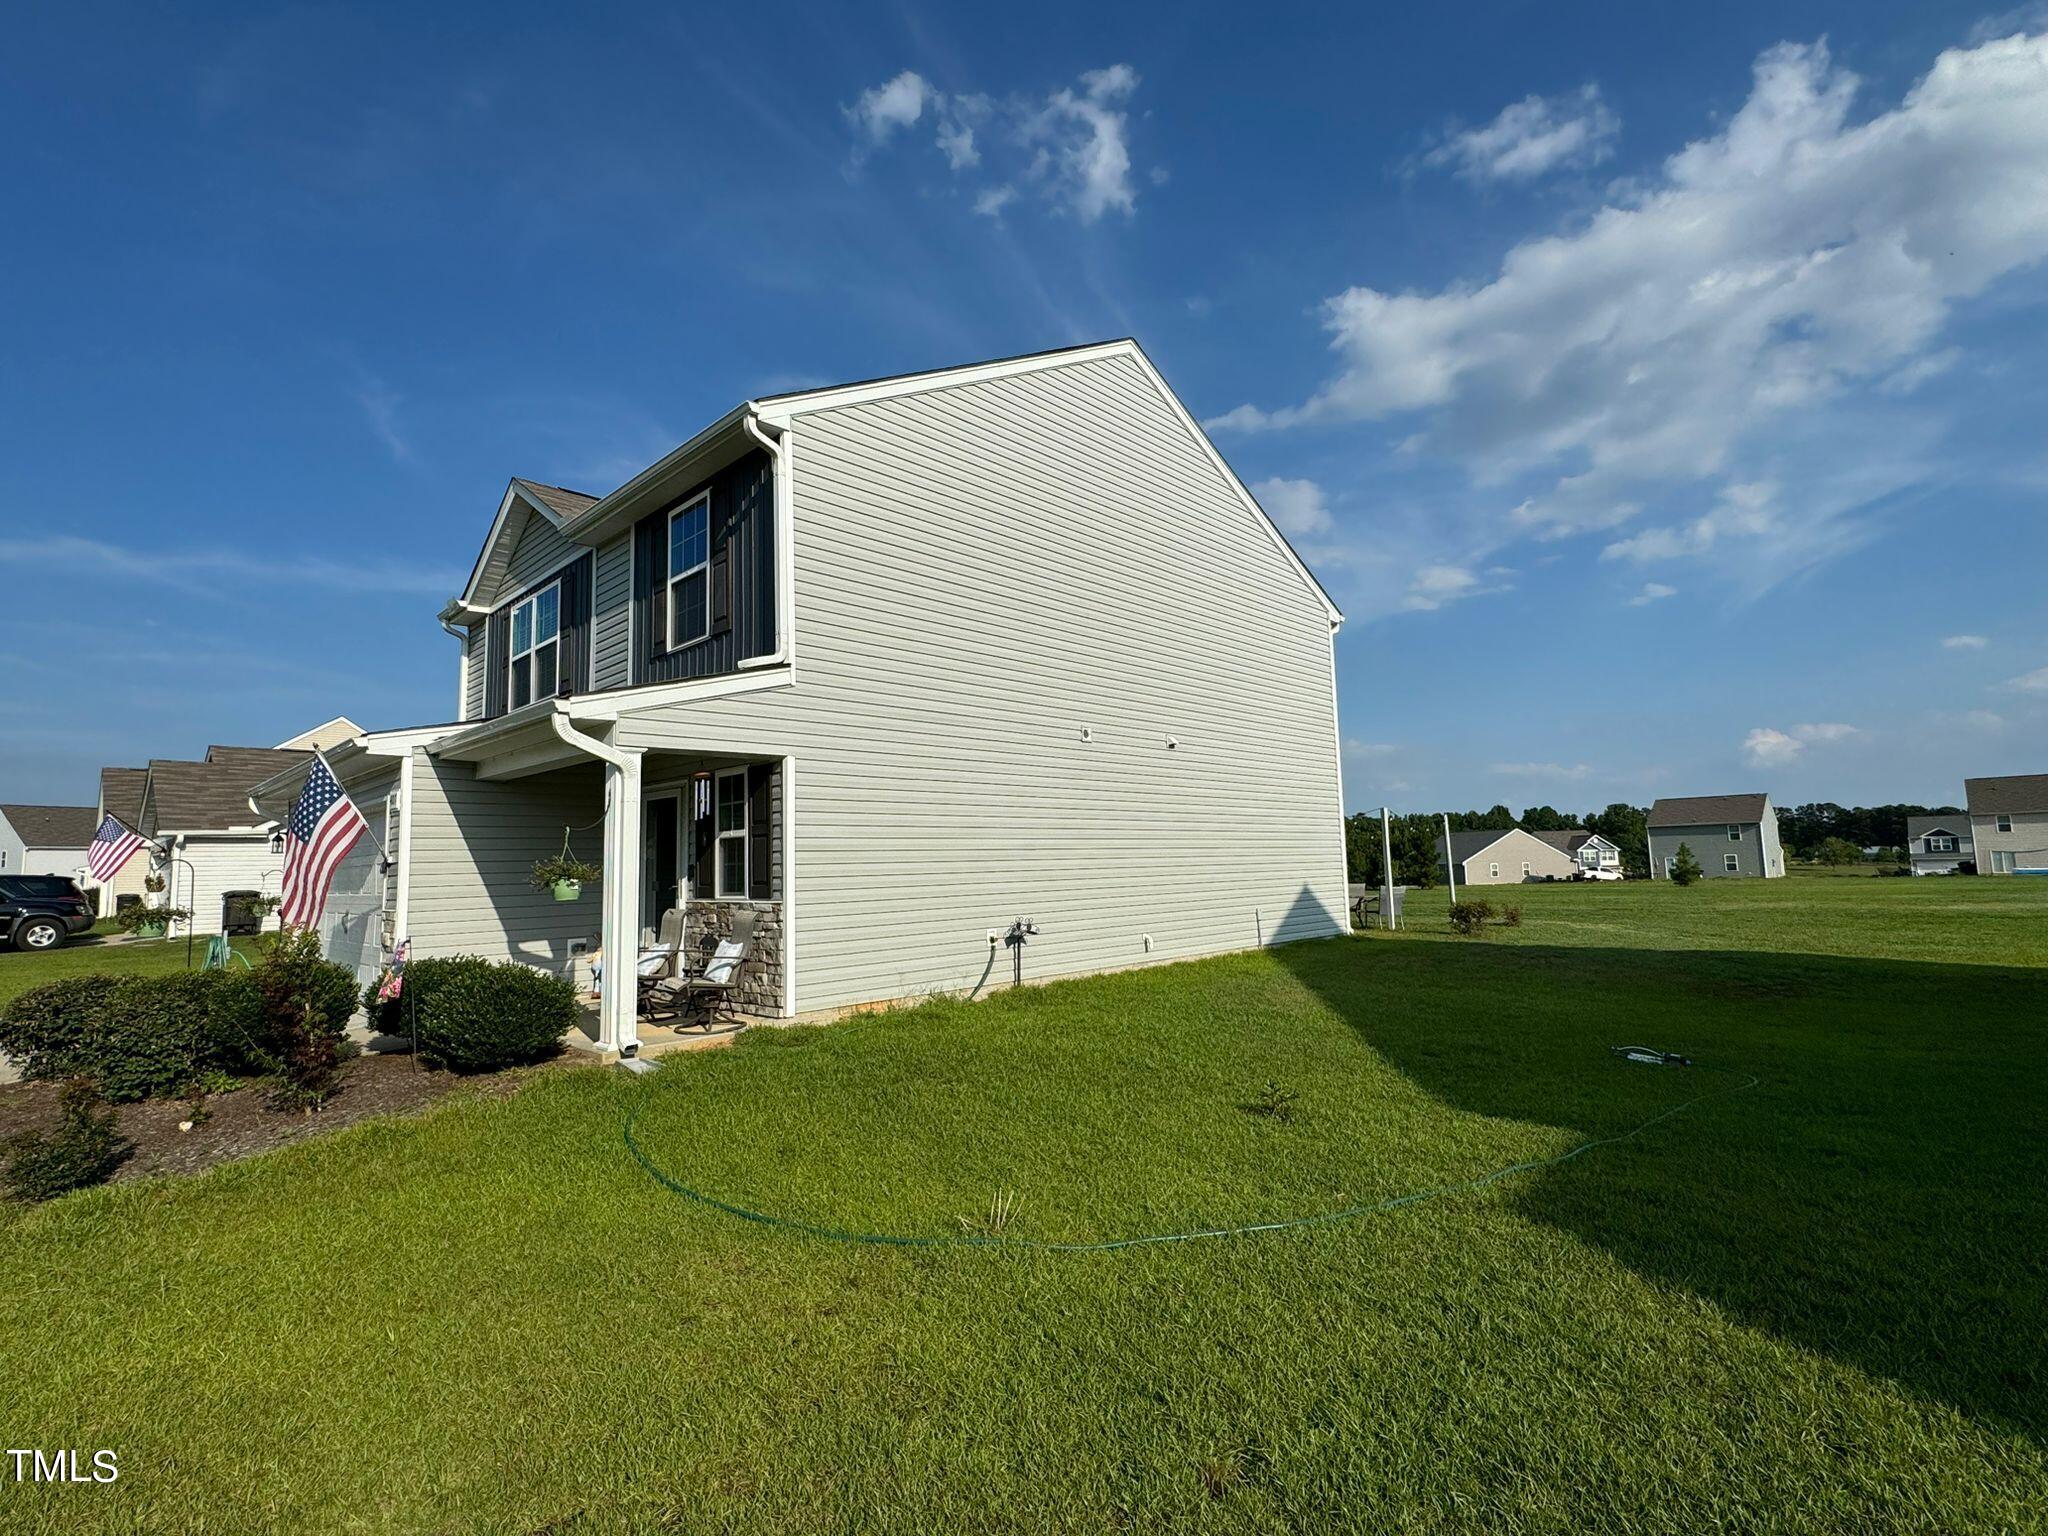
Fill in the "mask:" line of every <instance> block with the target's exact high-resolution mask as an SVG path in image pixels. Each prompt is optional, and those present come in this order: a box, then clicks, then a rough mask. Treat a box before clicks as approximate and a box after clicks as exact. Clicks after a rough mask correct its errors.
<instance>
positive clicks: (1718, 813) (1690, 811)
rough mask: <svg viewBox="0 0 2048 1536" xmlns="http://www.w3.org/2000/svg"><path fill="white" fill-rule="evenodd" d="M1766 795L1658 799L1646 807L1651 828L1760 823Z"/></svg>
mask: <svg viewBox="0 0 2048 1536" xmlns="http://www.w3.org/2000/svg"><path fill="white" fill-rule="evenodd" d="M1770 803H1771V797H1770V796H1769V795H1692V796H1689V797H1686V798H1682V799H1677V800H1659V801H1658V802H1657V803H1656V804H1655V805H1653V806H1651V807H1650V825H1651V826H1653V827H1709V826H1713V825H1715V824H1716V823H1723V824H1725V823H1729V822H1743V823H1747V822H1752V821H1756V822H1760V821H1762V820H1763V819H1764V807H1765V806H1767V805H1769V804H1770Z"/></svg>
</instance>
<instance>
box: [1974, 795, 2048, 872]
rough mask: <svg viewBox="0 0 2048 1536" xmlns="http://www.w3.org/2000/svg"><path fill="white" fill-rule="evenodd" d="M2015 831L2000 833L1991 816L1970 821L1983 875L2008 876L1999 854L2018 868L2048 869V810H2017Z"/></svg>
mask: <svg viewBox="0 0 2048 1536" xmlns="http://www.w3.org/2000/svg"><path fill="white" fill-rule="evenodd" d="M2011 816H2012V830H2011V831H2010V832H2001V831H1999V830H1998V818H1997V817H1996V816H1994V815H1991V814H1988V813H1987V814H1985V815H1982V816H1972V817H1971V818H1970V840H1971V841H1972V842H1973V843H1975V844H1976V846H1977V872H1978V873H1979V874H1985V875H1988V874H1993V873H2005V872H2006V871H2002V870H1999V869H1998V865H1999V863H2000V862H2001V861H2000V860H1999V859H1998V858H1997V857H1996V855H1998V854H2001V853H2005V854H2010V855H2011V856H2012V862H2013V867H2014V868H2015V869H2048V811H2014V812H2012V813H2011Z"/></svg>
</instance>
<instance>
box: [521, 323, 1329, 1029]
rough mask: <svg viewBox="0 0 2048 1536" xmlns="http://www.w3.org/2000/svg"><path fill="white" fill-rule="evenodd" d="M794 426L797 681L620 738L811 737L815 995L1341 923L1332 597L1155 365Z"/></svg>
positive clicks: (688, 709)
mask: <svg viewBox="0 0 2048 1536" xmlns="http://www.w3.org/2000/svg"><path fill="white" fill-rule="evenodd" d="M790 436H791V441H792V445H793V448H792V452H793V462H794V466H795V469H794V474H795V487H794V518H795V539H794V554H795V561H796V602H795V606H794V609H793V614H792V617H793V619H794V630H795V635H794V641H795V657H796V669H795V675H796V677H797V679H798V681H797V682H796V683H795V684H794V686H792V687H789V688H786V689H777V690H772V691H767V692H761V693H754V694H747V695H741V696H736V697H733V698H729V699H707V700H701V701H697V702H693V703H690V704H686V705H675V706H668V707H663V708H657V709H650V710H646V711H642V712H637V713H634V714H629V715H627V716H626V717H625V718H623V719H622V720H621V721H620V724H619V728H618V740H619V741H620V743H621V744H622V745H627V746H637V747H648V748H656V749H660V748H667V749H671V750H675V751H702V752H704V753H707V754H715V755H718V756H722V757H724V758H726V759H727V760H730V759H732V758H736V757H748V756H781V755H782V754H784V753H792V754H794V755H795V757H796V760H797V775H796V791H795V803H794V811H793V817H794V824H793V829H792V832H791V835H792V836H793V838H794V852H795V858H796V875H797V890H796V893H795V902H796V905H795V912H794V915H793V922H794V928H795V937H794V949H795V954H796V959H797V983H796V985H797V998H796V1005H797V1007H798V1009H799V1010H801V1011H812V1010H818V1009H825V1008H831V1007H838V1006H842V1005H846V1004H851V1003H856V1002H862V1001H867V1000H873V999H881V998H895V997H905V996H910V995H913V994H918V993H926V992H931V991H934V990H938V989H957V990H959V991H961V992H964V993H973V992H977V991H979V990H981V989H983V988H984V987H986V986H987V985H988V984H989V974H990V965H989V948H988V943H987V937H986V935H987V932H988V930H989V929H991V928H994V929H1001V928H1004V927H1007V926H1008V925H1009V923H1010V922H1011V921H1012V920H1013V919H1015V918H1017V917H1020V916H1022V917H1028V918H1031V919H1033V920H1034V921H1035V922H1037V924H1038V925H1039V928H1040V930H1041V932H1040V934H1039V936H1038V937H1037V938H1035V939H1033V940H1032V942H1031V944H1030V946H1029V948H1028V949H1027V951H1026V953H1025V956H1024V973H1025V975H1026V976H1027V977H1030V978H1044V977H1047V976H1054V975H1063V974H1074V973H1080V972H1086V971H1092V970H1100V969H1105V968H1110V967H1117V966H1126V965H1138V964H1144V963H1147V962H1152V961H1160V960H1168V959H1180V958H1186V957H1189V956H1194V955H1203V954H1211V953H1216V952H1218V951H1224V950H1232V949H1241V948H1248V947H1251V946H1254V945H1257V944H1261V943H1264V944H1271V943H1273V942H1275V941H1276V940H1284V939H1293V938H1304V937H1310V936H1318V935H1325V934H1332V933H1338V932H1341V931H1343V927H1344V918H1343V915H1342V914H1343V911H1344V894H1345V893H1344V886H1343V883H1342V882H1343V877H1344V871H1343V867H1342V861H1341V849H1340V846H1339V842H1338V828H1339V822H1338V803H1337V783H1336V774H1337V765H1336V740H1335V736H1336V721H1335V719H1334V718H1333V713H1332V711H1333V698H1332V676H1331V668H1332V656H1331V645H1330V631H1329V620H1328V616H1327V613H1326V611H1325V609H1324V607H1323V605H1322V603H1321V602H1320V601H1319V600H1318V598H1317V597H1316V596H1315V594H1314V593H1313V592H1312V591H1311V590H1310V589H1309V587H1308V585H1307V584H1306V583H1305V582H1304V581H1303V579H1302V577H1301V575H1300V573H1299V571H1298V570H1296V569H1295V567H1294V566H1293V564H1292V563H1291V561H1290V560H1289V559H1288V557H1287V556H1286V555H1285V554H1284V553H1283V552H1282V551H1281V550H1280V549H1279V548H1278V547H1277V546H1276V544H1275V543H1274V541H1273V538H1272V536H1271V535H1270V534H1269V533H1268V531H1267V530H1266V528H1265V527H1264V526H1263V525H1262V524H1261V522H1260V521H1259V520H1258V519H1257V518H1256V517H1255V516H1254V515H1253V514H1252V513H1251V512H1250V511H1249V510H1248V509H1247V508H1246V507H1245V506H1244V505H1243V504H1242V503H1241V502H1240V501H1239V500H1238V499H1237V497H1236V495H1235V493H1234V492H1233V491H1232V490H1231V489H1230V487H1229V486H1228V484H1227V482H1226V481H1225V480H1224V479H1223V477H1222V476H1221V475H1220V474H1219V473H1218V472H1217V470H1216V468H1215V466H1214V465H1213V463H1212V462H1211V461H1210V460H1209V458H1208V457H1207V455H1206V454H1205V453H1204V452H1203V451H1202V449H1201V447H1200V445H1199V444H1198V443H1197V442H1196V441H1195V440H1194V439H1193V438H1192V437H1191V436H1190V435H1189V433H1188V431H1187V429H1186V427H1185V426H1184V425H1183V424H1182V423H1181V422H1180V421H1179V420H1178V419H1177V418H1176V417H1175V415H1174V414H1173V412H1172V409H1171V407H1170V406H1169V404H1168V403H1167V401H1166V400H1164V399H1163V398H1161V396H1160V395H1159V393H1158V392H1157V391H1156V390H1155V389H1154V388H1153V386H1152V385H1151V383H1150V381H1149V379H1148V378H1147V377H1146V376H1145V375H1144V373H1143V372H1142V370H1141V369H1140V368H1139V367H1138V365H1137V364H1136V363H1135V362H1133V361H1132V360H1130V359H1128V358H1109V359H1095V360H1089V361H1085V362H1081V363H1076V364H1072V365H1068V366H1064V367H1059V368H1055V369H1051V370H1047V371H1043V372H1039V373H1035V374H1029V375H1022V376H1015V377H1010V378H1004V379H997V380H993V381H987V382H983V383H977V384H971V385H960V386H955V387H952V388H948V389H943V390H939V391H935V392H932V393H927V394H922V395H913V396H907V397H901V398H898V399H894V400H884V401H877V402H873V403H869V404H862V405H853V406H847V407H842V408H839V409H835V410H831V411H825V412H820V413H818V414H816V415H808V416H801V417H799V418H797V420H796V422H795V425H794V427H793V428H792V430H791V434H790ZM1226 637H1227V638H1226ZM1084 730H1086V731H1087V732H1088V733H1089V734H1088V737H1087V739H1083V735H1082V732H1083V731H1084ZM1170 740H1171V741H1175V742H1177V745H1173V746H1169V741H1170ZM491 787H492V788H494V789H496V788H503V787H504V786H491ZM1148 941H1149V942H1148Z"/></svg>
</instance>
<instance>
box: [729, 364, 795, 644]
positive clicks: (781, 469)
mask: <svg viewBox="0 0 2048 1536" xmlns="http://www.w3.org/2000/svg"><path fill="white" fill-rule="evenodd" d="M743 409H744V410H745V411H746V416H745V417H744V418H743V419H742V420H741V423H740V425H741V426H742V427H743V428H745V430H746V434H747V436H749V437H751V438H752V439H753V440H754V441H755V442H757V443H759V444H760V445H761V446H762V447H763V448H765V449H767V450H768V457H769V458H770V459H772V460H773V461H774V464H775V649H774V650H772V651H770V652H769V653H768V654H767V655H766V656H747V657H743V658H742V659H741V661H740V666H741V667H743V668H744V667H779V666H781V665H782V664H783V663H784V662H786V661H787V660H788V659H789V633H790V622H789V620H790V612H789V610H790V604H791V602H792V601H793V598H794V594H795V589H796V550H795V549H794V548H793V547H792V546H791V543H790V540H791V534H792V529H793V527H794V524H795V522H796V518H795V514H794V512H793V510H792V508H793V492H792V488H791V485H790V476H789V428H788V427H786V426H785V427H784V428H783V429H782V436H781V437H779V438H774V437H770V436H769V435H768V434H767V433H766V432H763V431H762V430H761V416H760V412H759V410H758V409H757V408H756V406H755V405H754V402H753V401H751V400H749V401H748V402H747V403H746V405H745V407H743Z"/></svg>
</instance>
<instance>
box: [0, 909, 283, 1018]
mask: <svg viewBox="0 0 2048 1536" xmlns="http://www.w3.org/2000/svg"><path fill="white" fill-rule="evenodd" d="M106 928H107V925H105V924H101V925H100V926H99V927H97V928H95V929H93V931H92V934H91V935H90V936H88V937H84V938H77V939H73V940H72V941H71V942H70V943H68V944H66V945H65V946H64V947H63V948H62V949H51V950H45V951H44V952H43V953H41V954H30V953H28V952H27V951H25V950H15V949H8V948H5V947H0V1003H5V1002H7V1000H8V999H9V998H11V997H13V996H14V995H15V994H16V993H20V992H26V991H27V990H28V989H29V988H30V987H39V986H41V985H42V984H43V983H44V982H46V981H62V980H64V979H65V978H66V977H69V976H97V975H119V976H160V975H162V974H164V973H165V972H167V971H182V970H184V969H185V966H186V955H185V941H184V940H183V939H138V940H121V941H116V942H112V943H109V942H108V941H107V939H106V936H105V934H106ZM116 931H118V930H116ZM211 942H212V938H211V936H210V935H207V934H201V935H199V936H197V937H195V938H194V939H193V941H192V952H191V965H192V968H193V969H195V970H196V969H198V967H199V966H200V965H202V964H203V963H204V962H205V960H206V946H207V945H208V944H210V943H211ZM234 946H235V948H236V949H237V950H239V951H241V952H242V953H244V954H247V955H250V956H252V957H253V956H254V954H255V949H254V947H253V946H252V945H251V943H250V941H249V940H247V939H236V940H234Z"/></svg>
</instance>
